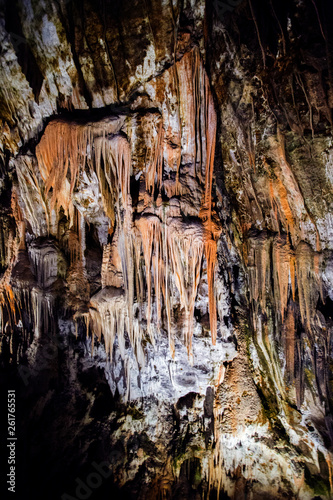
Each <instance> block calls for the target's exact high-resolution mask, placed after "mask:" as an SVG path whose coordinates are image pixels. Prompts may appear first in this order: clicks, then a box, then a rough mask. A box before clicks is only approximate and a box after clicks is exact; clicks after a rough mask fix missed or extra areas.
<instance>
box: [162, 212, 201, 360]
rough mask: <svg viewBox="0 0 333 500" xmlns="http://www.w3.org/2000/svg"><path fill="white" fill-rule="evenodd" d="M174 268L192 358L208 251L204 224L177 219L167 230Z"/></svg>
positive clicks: (171, 264)
mask: <svg viewBox="0 0 333 500" xmlns="http://www.w3.org/2000/svg"><path fill="white" fill-rule="evenodd" d="M167 241H168V252H169V259H170V260H169V261H170V267H171V269H172V274H173V276H174V278H175V282H176V285H177V288H178V291H179V294H180V302H181V306H182V307H183V308H184V310H185V328H186V332H185V342H186V346H187V350H188V353H189V355H190V356H191V355H192V335H193V317H194V304H195V299H196V295H197V289H198V285H199V281H200V271H201V261H202V255H203V249H204V230H203V227H202V225H201V224H199V223H194V222H193V223H191V224H186V225H185V224H182V223H179V222H178V221H176V220H173V221H172V222H171V224H170V225H169V227H168V229H167Z"/></svg>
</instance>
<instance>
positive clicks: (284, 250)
mask: <svg viewBox="0 0 333 500" xmlns="http://www.w3.org/2000/svg"><path fill="white" fill-rule="evenodd" d="M291 254H292V251H291V249H290V245H289V243H288V242H287V239H286V237H284V238H283V237H281V236H278V237H276V238H275V239H274V240H273V247H272V260H273V262H272V265H273V272H274V276H273V279H274V298H275V303H276V310H277V311H279V313H280V315H281V320H282V322H283V320H284V315H285V310H286V307H287V302H288V295H289V278H290V276H291V259H292V255H291Z"/></svg>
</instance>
